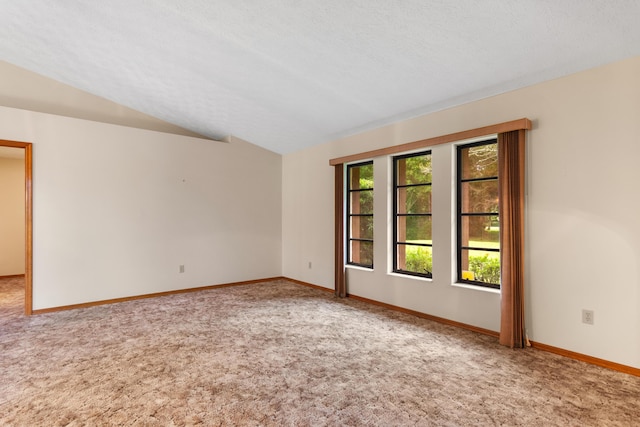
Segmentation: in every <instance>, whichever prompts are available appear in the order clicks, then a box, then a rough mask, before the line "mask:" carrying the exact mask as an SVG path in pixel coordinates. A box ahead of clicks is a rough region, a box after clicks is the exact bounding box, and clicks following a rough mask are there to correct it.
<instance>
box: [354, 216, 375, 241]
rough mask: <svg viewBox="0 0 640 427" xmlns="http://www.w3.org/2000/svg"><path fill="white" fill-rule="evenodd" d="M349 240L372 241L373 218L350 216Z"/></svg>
mask: <svg viewBox="0 0 640 427" xmlns="http://www.w3.org/2000/svg"><path fill="white" fill-rule="evenodd" d="M349 230H350V231H351V236H349V237H351V238H355V239H373V217H372V216H352V217H351V224H350V227H349Z"/></svg>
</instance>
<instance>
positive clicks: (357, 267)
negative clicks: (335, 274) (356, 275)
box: [344, 264, 373, 272]
mask: <svg viewBox="0 0 640 427" xmlns="http://www.w3.org/2000/svg"><path fill="white" fill-rule="evenodd" d="M344 268H351V269H354V270H362V271H370V272H373V268H369V267H361V266H359V265H352V264H345V266H344Z"/></svg>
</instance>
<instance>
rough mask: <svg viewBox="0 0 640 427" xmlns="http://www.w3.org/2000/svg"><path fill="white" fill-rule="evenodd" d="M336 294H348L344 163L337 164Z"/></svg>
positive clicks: (342, 295) (339, 296) (344, 295)
mask: <svg viewBox="0 0 640 427" xmlns="http://www.w3.org/2000/svg"><path fill="white" fill-rule="evenodd" d="M334 193H335V218H334V221H335V246H336V247H335V294H336V296H337V297H338V298H344V297H346V296H347V284H346V281H345V271H344V208H343V206H344V165H343V164H342V163H340V164H337V165H335V191H334Z"/></svg>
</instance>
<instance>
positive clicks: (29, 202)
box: [0, 139, 33, 316]
mask: <svg viewBox="0 0 640 427" xmlns="http://www.w3.org/2000/svg"><path fill="white" fill-rule="evenodd" d="M32 145H33V144H32V143H30V142H20V141H7V140H3V139H0V147H13V148H22V149H24V217H25V245H24V247H25V262H24V263H25V265H24V314H26V315H27V316H30V315H31V314H32V313H33V171H32V165H33V160H32Z"/></svg>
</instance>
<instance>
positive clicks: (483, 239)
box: [460, 215, 500, 249]
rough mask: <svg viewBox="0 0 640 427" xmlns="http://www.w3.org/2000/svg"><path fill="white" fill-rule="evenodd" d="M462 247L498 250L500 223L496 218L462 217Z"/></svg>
mask: <svg viewBox="0 0 640 427" xmlns="http://www.w3.org/2000/svg"><path fill="white" fill-rule="evenodd" d="M460 231H461V233H462V246H471V247H475V248H478V247H481V248H489V249H500V222H499V221H498V217H497V216H492V215H482V216H463V217H462V230H460Z"/></svg>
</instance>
